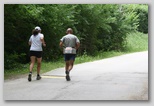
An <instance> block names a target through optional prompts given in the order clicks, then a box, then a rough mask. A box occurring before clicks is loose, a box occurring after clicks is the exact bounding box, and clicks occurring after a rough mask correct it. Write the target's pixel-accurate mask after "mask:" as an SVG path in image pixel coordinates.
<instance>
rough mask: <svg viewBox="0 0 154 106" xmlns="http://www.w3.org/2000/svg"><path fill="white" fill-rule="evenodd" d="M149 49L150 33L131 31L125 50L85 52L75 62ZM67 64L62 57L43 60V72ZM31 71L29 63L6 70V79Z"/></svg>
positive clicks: (34, 70) (21, 75) (25, 74)
mask: <svg viewBox="0 0 154 106" xmlns="http://www.w3.org/2000/svg"><path fill="white" fill-rule="evenodd" d="M146 50H148V35H147V34H142V33H138V32H136V33H130V34H128V35H127V45H126V47H125V50H124V51H122V52H116V51H109V52H99V53H97V55H95V56H88V55H87V54H84V55H82V56H80V57H78V56H77V57H76V60H75V64H80V63H84V62H91V61H95V60H100V59H104V58H109V57H113V56H120V55H123V54H127V53H132V52H139V51H146ZM64 66H65V62H64V59H63V58H61V59H60V60H59V61H56V62H42V67H41V73H45V72H48V71H51V70H53V69H56V68H61V67H64ZM28 72H29V64H25V65H24V66H23V67H22V68H20V69H19V68H16V69H12V70H5V71H4V79H13V78H20V77H23V76H27V74H28ZM33 73H34V74H36V64H35V67H34V69H33Z"/></svg>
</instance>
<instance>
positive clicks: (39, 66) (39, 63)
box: [36, 57, 42, 80]
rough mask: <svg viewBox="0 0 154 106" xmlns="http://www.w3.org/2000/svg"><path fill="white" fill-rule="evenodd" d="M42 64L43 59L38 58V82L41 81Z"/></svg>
mask: <svg viewBox="0 0 154 106" xmlns="http://www.w3.org/2000/svg"><path fill="white" fill-rule="evenodd" d="M41 62H42V57H41V58H37V77H36V79H37V80H40V79H41V77H40V70H41Z"/></svg>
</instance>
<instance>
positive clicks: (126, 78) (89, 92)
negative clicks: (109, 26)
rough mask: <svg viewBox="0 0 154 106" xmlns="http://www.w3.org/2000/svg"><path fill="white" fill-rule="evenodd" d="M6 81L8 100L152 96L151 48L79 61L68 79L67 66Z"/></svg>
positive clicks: (133, 98)
mask: <svg viewBox="0 0 154 106" xmlns="http://www.w3.org/2000/svg"><path fill="white" fill-rule="evenodd" d="M42 77H43V78H42V79H41V80H40V81H37V80H35V76H33V81H32V82H28V81H27V77H25V78H20V79H16V80H12V81H8V80H7V81H4V86H3V88H4V90H3V95H4V100H148V52H147V51H146V52H139V53H133V54H127V55H122V56H117V57H113V58H108V59H103V60H99V61H94V62H88V63H83V64H78V65H75V66H74V69H73V70H72V72H71V81H69V82H67V81H65V74H64V68H59V69H56V70H53V71H50V72H47V73H44V74H43V75H42Z"/></svg>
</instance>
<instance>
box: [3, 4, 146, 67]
mask: <svg viewBox="0 0 154 106" xmlns="http://www.w3.org/2000/svg"><path fill="white" fill-rule="evenodd" d="M140 10H142V11H140ZM144 14H146V15H144ZM147 15H148V12H147V5H137V4H136V5H133V4H130V5H127V4H5V5H4V45H5V47H4V52H5V53H4V55H5V56H4V57H5V60H4V61H5V62H4V63H5V69H9V68H13V67H16V65H15V64H18V63H27V62H29V46H28V40H29V37H30V36H31V32H32V29H33V28H34V27H35V26H40V27H41V29H42V33H43V34H44V36H45V41H46V44H47V47H45V48H43V50H44V53H43V60H45V61H57V60H59V59H60V58H61V57H62V50H61V49H60V48H59V40H60V39H61V38H62V36H64V35H65V34H66V33H65V32H66V29H67V28H68V27H71V28H73V31H74V34H75V35H77V36H78V38H79V39H80V42H81V47H80V49H79V50H78V55H83V56H86V55H87V56H88V55H92V56H94V55H96V54H97V53H98V52H99V51H103V52H106V51H113V50H115V51H121V50H123V49H124V48H125V47H126V35H127V33H129V32H131V31H135V30H139V31H141V32H146V30H147V29H146V28H147V27H148V26H147V24H143V22H142V21H144V22H147ZM145 26H146V28H145V30H143V28H144V27H145ZM85 53H86V55H85ZM22 54H26V55H24V56H23V55H22ZM19 57H20V59H19ZM10 63H13V64H12V66H8V64H10Z"/></svg>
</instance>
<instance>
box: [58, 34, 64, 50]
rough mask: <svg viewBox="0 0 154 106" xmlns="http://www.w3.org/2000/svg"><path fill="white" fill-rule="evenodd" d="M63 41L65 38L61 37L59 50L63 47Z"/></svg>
mask: <svg viewBox="0 0 154 106" xmlns="http://www.w3.org/2000/svg"><path fill="white" fill-rule="evenodd" d="M64 40H65V37H62V39H60V43H59V46H60V48H62V47H63V41H64Z"/></svg>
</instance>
